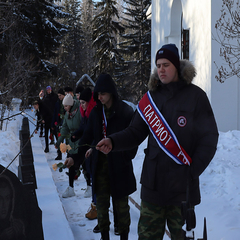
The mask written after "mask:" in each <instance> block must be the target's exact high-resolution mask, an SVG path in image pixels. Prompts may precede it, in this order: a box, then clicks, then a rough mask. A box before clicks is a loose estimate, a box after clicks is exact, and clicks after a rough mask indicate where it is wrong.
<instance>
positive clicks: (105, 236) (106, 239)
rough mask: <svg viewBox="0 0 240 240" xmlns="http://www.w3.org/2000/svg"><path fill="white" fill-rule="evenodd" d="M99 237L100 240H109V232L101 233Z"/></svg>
mask: <svg viewBox="0 0 240 240" xmlns="http://www.w3.org/2000/svg"><path fill="white" fill-rule="evenodd" d="M101 236H102V237H101V239H100V240H109V231H105V232H101Z"/></svg>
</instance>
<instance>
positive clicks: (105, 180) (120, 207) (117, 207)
mask: <svg viewBox="0 0 240 240" xmlns="http://www.w3.org/2000/svg"><path fill="white" fill-rule="evenodd" d="M99 163H100V164H98V167H97V173H96V179H95V188H96V199H97V212H98V226H99V229H100V231H101V232H107V231H109V225H110V221H109V207H110V196H111V191H110V181H109V170H108V161H107V159H101V161H99ZM113 205H114V213H115V214H116V217H117V223H118V231H119V233H120V234H121V233H128V232H129V226H130V213H129V209H130V207H129V205H128V196H126V197H123V198H120V199H113Z"/></svg>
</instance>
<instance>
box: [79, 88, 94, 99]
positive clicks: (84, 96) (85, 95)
mask: <svg viewBox="0 0 240 240" xmlns="http://www.w3.org/2000/svg"><path fill="white" fill-rule="evenodd" d="M91 97H92V90H91V89H90V88H85V89H84V90H83V91H82V92H81V95H80V98H79V100H83V101H85V102H89V101H90V100H91Z"/></svg>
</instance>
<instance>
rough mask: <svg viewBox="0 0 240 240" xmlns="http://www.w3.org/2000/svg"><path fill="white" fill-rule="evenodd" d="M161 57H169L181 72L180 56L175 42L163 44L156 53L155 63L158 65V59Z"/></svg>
mask: <svg viewBox="0 0 240 240" xmlns="http://www.w3.org/2000/svg"><path fill="white" fill-rule="evenodd" d="M160 58H166V59H168V60H169V61H170V62H171V63H172V64H173V65H174V66H175V67H176V69H177V71H178V72H179V69H180V57H179V54H178V48H177V47H176V45H175V44H172V43H170V44H166V45H163V46H162V47H161V48H160V49H159V50H158V51H157V53H156V59H155V64H156V65H157V60H158V59H160Z"/></svg>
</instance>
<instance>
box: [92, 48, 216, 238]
mask: <svg viewBox="0 0 240 240" xmlns="http://www.w3.org/2000/svg"><path fill="white" fill-rule="evenodd" d="M155 63H156V66H157V69H156V70H155V71H154V74H153V75H152V76H151V78H150V81H149V85H148V86H149V91H148V93H146V94H145V95H144V97H143V98H142V99H141V101H140V102H139V104H138V111H137V112H136V114H135V115H134V118H133V120H132V122H131V124H130V126H129V127H128V128H127V129H126V130H124V131H121V132H119V133H116V134H113V135H109V138H106V139H103V140H101V141H100V142H99V143H98V145H97V149H98V150H101V151H102V152H104V153H105V154H107V153H108V154H109V152H110V153H111V150H113V152H115V151H119V150H126V149H128V148H131V147H134V146H138V145H139V144H140V143H141V142H142V141H143V140H144V139H145V138H146V137H148V145H147V148H146V149H145V159H144V163H143V167H142V175H141V184H142V189H141V213H140V219H139V224H138V235H139V240H146V239H148V240H155V239H162V238H163V235H164V232H165V225H166V223H167V225H168V228H169V230H170V233H171V239H174V240H183V239H185V236H184V234H183V231H182V226H183V223H184V222H183V220H182V212H181V206H182V203H184V202H188V207H189V210H191V209H193V207H194V206H195V205H197V204H199V203H200V190H199V176H200V175H201V173H202V172H203V171H204V170H205V168H206V167H207V166H208V164H209V163H210V161H211V160H212V158H213V156H214V154H215V151H216V147H217V141H218V130H217V125H216V122H215V118H214V115H213V111H212V108H211V106H210V103H209V100H208V98H207V95H206V93H205V92H204V91H203V90H202V89H200V88H199V87H197V86H196V85H194V84H192V80H193V78H194V77H195V75H196V71H195V68H194V67H193V65H192V64H191V63H190V62H189V61H187V60H181V61H180V59H179V54H178V49H177V47H176V46H175V45H174V44H166V45H163V46H162V48H161V49H159V50H158V51H157V53H156V61H155ZM174 135H175V136H174ZM177 142H178V143H177ZM170 143H171V144H173V145H171V146H174V147H172V148H171V146H170ZM187 192H188V194H187ZM189 212H191V211H189ZM187 230H189V229H187Z"/></svg>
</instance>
